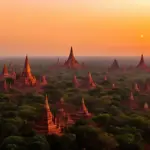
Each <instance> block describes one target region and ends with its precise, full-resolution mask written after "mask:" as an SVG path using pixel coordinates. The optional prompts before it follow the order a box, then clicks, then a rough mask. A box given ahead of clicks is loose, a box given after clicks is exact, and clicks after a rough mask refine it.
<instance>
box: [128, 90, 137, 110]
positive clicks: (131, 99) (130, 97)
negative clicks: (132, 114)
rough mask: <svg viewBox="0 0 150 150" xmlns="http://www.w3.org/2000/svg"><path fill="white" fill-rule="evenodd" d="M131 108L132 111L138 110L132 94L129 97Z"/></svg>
mask: <svg viewBox="0 0 150 150" xmlns="http://www.w3.org/2000/svg"><path fill="white" fill-rule="evenodd" d="M129 107H130V109H137V108H138V105H137V103H136V102H135V99H134V96H133V93H132V92H131V93H130V96H129Z"/></svg>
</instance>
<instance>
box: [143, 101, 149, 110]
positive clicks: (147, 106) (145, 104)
mask: <svg viewBox="0 0 150 150" xmlns="http://www.w3.org/2000/svg"><path fill="white" fill-rule="evenodd" d="M144 109H145V110H148V109H149V105H148V103H147V102H145V103H144Z"/></svg>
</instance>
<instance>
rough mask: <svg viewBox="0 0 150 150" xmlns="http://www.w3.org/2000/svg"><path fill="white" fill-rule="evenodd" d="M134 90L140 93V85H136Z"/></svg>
mask: <svg viewBox="0 0 150 150" xmlns="http://www.w3.org/2000/svg"><path fill="white" fill-rule="evenodd" d="M134 90H135V91H137V92H139V91H140V89H139V86H138V84H137V83H135V84H134Z"/></svg>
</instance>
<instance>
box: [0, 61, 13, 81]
mask: <svg viewBox="0 0 150 150" xmlns="http://www.w3.org/2000/svg"><path fill="white" fill-rule="evenodd" d="M8 77H11V75H10V74H9V73H8V68H7V66H6V65H5V64H4V67H3V70H2V73H1V75H0V78H1V79H4V78H8Z"/></svg>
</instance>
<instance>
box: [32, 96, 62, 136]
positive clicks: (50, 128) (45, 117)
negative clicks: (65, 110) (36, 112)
mask: <svg viewBox="0 0 150 150" xmlns="http://www.w3.org/2000/svg"><path fill="white" fill-rule="evenodd" d="M34 130H35V131H36V132H37V133H38V134H44V135H50V134H57V135H60V134H61V129H60V128H59V126H58V125H56V124H55V123H54V117H53V115H52V113H51V111H50V107H49V104H48V97H47V95H46V98H45V107H44V112H43V114H42V117H41V120H40V121H38V122H36V124H35V127H34Z"/></svg>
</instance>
